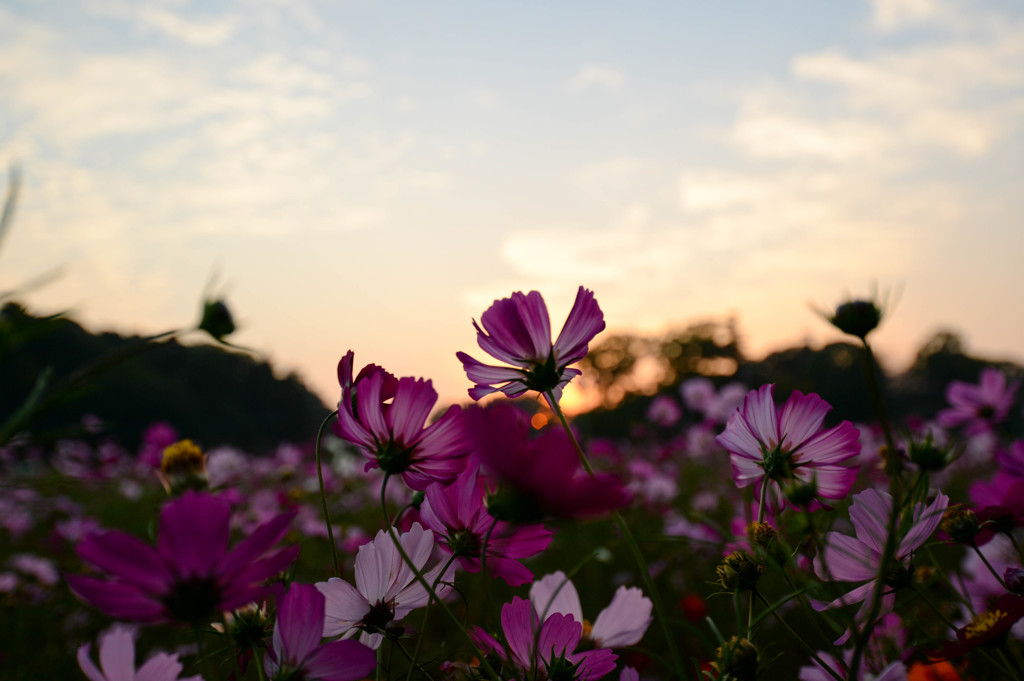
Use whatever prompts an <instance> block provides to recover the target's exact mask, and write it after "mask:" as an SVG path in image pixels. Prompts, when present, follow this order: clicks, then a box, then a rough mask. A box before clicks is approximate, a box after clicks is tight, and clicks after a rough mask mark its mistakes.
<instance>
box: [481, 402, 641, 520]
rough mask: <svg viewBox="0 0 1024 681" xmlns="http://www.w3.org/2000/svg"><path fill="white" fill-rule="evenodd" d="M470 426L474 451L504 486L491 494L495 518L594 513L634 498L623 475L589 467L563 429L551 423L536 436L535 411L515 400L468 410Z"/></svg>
mask: <svg viewBox="0 0 1024 681" xmlns="http://www.w3.org/2000/svg"><path fill="white" fill-rule="evenodd" d="M466 429H467V431H468V433H469V437H470V439H471V445H472V447H473V453H474V456H476V457H477V458H478V460H479V461H480V463H481V464H482V465H483V468H484V470H485V471H486V472H489V473H493V474H494V475H495V476H496V477H497V480H498V484H499V487H498V491H497V492H496V493H494V494H492V495H491V497H490V498H489V500H488V510H489V512H490V514H491V515H492V516H493V517H495V518H499V519H501V520H507V521H515V522H538V521H539V520H541V519H543V518H544V517H548V516H551V517H558V518H588V517H593V516H597V515H601V514H603V513H606V512H608V511H610V510H612V509H614V508H620V507H622V506H625V505H627V504H628V503H629V502H630V495H629V492H628V491H627V490H626V488H625V486H623V484H622V482H621V481H620V480H619V479H618V478H617V477H615V476H614V475H611V474H608V473H600V474H597V475H595V476H590V475H588V474H587V472H586V471H584V470H583V467H582V466H581V465H580V462H579V457H578V456H577V454H576V449H575V447H574V446H573V444H572V442H571V441H570V440H569V436H568V435H566V434H565V432H564V431H563V430H560V429H548V430H545V431H544V432H542V433H540V434H539V435H537V436H536V437H533V438H531V437H530V430H531V429H530V422H529V417H528V416H527V415H526V413H525V412H524V411H523V410H521V409H518V408H517V407H515V406H513V405H511V404H508V403H496V404H493V405H491V406H490V407H488V408H486V409H483V408H479V407H478V408H473V409H469V410H467V411H466Z"/></svg>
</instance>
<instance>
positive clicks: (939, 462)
mask: <svg viewBox="0 0 1024 681" xmlns="http://www.w3.org/2000/svg"><path fill="white" fill-rule="evenodd" d="M952 460H953V457H952V452H950V451H948V450H947V449H945V448H943V447H939V446H938V445H936V444H935V443H934V442H932V434H931V433H928V436H927V437H926V438H925V440H924V442H911V443H910V462H911V463H913V464H914V465H916V466H917V467H918V468H920V469H921V470H923V471H928V472H935V471H941V470H942V469H943V468H945V467H946V466H948V465H949V463H950V462H951V461H952Z"/></svg>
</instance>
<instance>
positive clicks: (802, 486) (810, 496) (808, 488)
mask: <svg viewBox="0 0 1024 681" xmlns="http://www.w3.org/2000/svg"><path fill="white" fill-rule="evenodd" d="M785 494H786V499H788V500H789V503H791V504H793V505H794V506H796V507H797V508H807V507H808V506H810V505H811V504H812V503H813V502H814V500H815V499H817V498H818V483H817V481H816V480H813V479H812V480H811V481H810V482H801V481H800V480H794V481H793V482H791V483H790V484H788V485H786V489H785Z"/></svg>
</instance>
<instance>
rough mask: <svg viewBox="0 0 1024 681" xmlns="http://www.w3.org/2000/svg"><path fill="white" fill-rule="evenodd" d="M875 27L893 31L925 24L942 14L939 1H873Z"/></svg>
mask: <svg viewBox="0 0 1024 681" xmlns="http://www.w3.org/2000/svg"><path fill="white" fill-rule="evenodd" d="M871 4H872V7H873V15H872V19H873V20H874V23H875V26H876V27H878V28H880V29H882V30H885V31H893V30H896V29H898V28H903V27H905V26H908V25H913V24H918V23H923V22H926V21H928V20H929V19H933V18H935V17H936V16H937V15H938V14H939V13H940V5H939V2H938V0H871Z"/></svg>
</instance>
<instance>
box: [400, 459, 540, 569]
mask: <svg viewBox="0 0 1024 681" xmlns="http://www.w3.org/2000/svg"><path fill="white" fill-rule="evenodd" d="M479 470H480V468H479V465H477V464H475V463H472V464H470V465H469V466H467V467H466V470H464V471H463V472H462V473H460V474H459V477H458V478H457V479H456V480H455V482H454V483H452V484H451V485H449V486H448V487H442V486H441V485H437V484H434V485H431V486H430V487H428V488H427V495H426V500H425V501H424V503H423V507H422V508H421V509H420V516H421V518H422V519H423V522H424V523H425V524H426V526H427V527H428V528H430V529H431V530H433V531H434V532H435V533H436V535H437V537H438V543H439V545H440V546H441V548H442V549H443V550H445V551H447V552H448V553H451V554H453V555H455V556H458V560H459V564H460V565H461V566H462V568H463V569H465V570H467V571H469V572H479V571H480V564H481V558H483V556H484V555H486V562H487V569H488V570H490V571H491V572H492V573H493V574H494V576H496V577H501V578H502V579H504V580H505V581H506V582H508V584H509V585H510V586H519V585H520V584H525V583H526V582H529V581H530V580H531V579H533V573H532V572H530V570H529V569H527V568H526V567H525V566H524V565H523V564H522V563H520V562H519V561H520V560H521V559H523V558H529V557H530V556H534V555H536V554H538V553H540V552H541V551H543V550H544V549H546V548H547V547H548V544H550V543H551V530H548V529H546V528H545V527H544V526H543V525H539V524H537V525H511V524H509V523H506V522H503V521H500V520H495V519H494V518H493V517H492V516H491V514H490V513H488V511H487V507H486V506H485V505H484V497H485V496H486V495H487V488H486V486H485V485H484V483H483V481H482V480H481V479H480V477H479ZM485 540H486V542H487V544H486V548H485V546H484V541H485Z"/></svg>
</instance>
